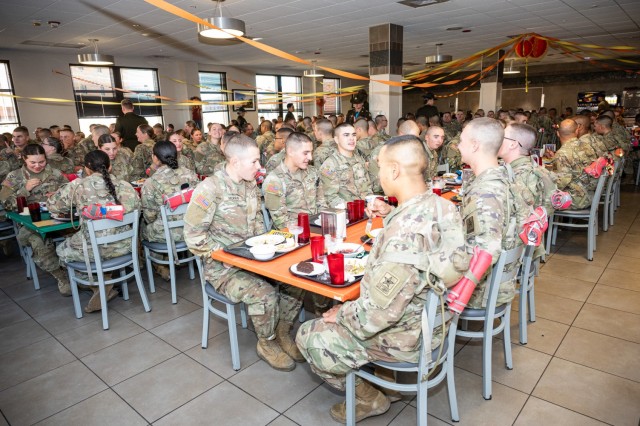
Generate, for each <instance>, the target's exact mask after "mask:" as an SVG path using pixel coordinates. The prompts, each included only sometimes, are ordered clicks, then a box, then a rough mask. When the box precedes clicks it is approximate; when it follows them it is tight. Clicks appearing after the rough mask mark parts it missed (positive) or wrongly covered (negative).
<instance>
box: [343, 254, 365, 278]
mask: <svg viewBox="0 0 640 426" xmlns="http://www.w3.org/2000/svg"><path fill="white" fill-rule="evenodd" d="M366 265H367V258H366V257H365V258H364V259H349V258H346V259H345V260H344V273H345V274H349V275H353V276H354V277H361V276H363V275H364V268H365V266H366Z"/></svg>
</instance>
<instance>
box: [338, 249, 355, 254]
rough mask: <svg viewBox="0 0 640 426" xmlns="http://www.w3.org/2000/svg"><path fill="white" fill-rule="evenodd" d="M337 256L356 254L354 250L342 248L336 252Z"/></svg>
mask: <svg viewBox="0 0 640 426" xmlns="http://www.w3.org/2000/svg"><path fill="white" fill-rule="evenodd" d="M335 252H336V253H337V254H351V253H353V252H355V250H354V249H352V248H341V249H338V250H336V251H335Z"/></svg>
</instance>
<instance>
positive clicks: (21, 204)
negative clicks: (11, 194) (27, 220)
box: [16, 197, 29, 213]
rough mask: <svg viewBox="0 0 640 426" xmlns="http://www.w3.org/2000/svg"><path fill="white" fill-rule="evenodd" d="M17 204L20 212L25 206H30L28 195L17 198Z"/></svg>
mask: <svg viewBox="0 0 640 426" xmlns="http://www.w3.org/2000/svg"><path fill="white" fill-rule="evenodd" d="M16 204H17V205H18V213H22V212H23V211H24V208H25V207H29V206H28V205H27V197H18V198H16Z"/></svg>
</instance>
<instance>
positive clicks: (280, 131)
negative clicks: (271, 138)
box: [276, 126, 294, 139]
mask: <svg viewBox="0 0 640 426" xmlns="http://www.w3.org/2000/svg"><path fill="white" fill-rule="evenodd" d="M291 133H294V131H293V129H292V128H291V127H284V126H282V127H280V128H279V129H278V131H277V132H276V135H282V137H283V138H284V139H287V137H289V135H290V134H291Z"/></svg>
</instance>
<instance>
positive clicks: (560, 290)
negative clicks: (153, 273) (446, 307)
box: [0, 186, 640, 426]
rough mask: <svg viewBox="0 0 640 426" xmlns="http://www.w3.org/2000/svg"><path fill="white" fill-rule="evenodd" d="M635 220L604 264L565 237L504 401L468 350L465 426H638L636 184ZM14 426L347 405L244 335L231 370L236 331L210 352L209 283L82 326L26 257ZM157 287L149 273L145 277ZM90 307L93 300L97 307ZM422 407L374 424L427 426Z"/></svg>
mask: <svg viewBox="0 0 640 426" xmlns="http://www.w3.org/2000/svg"><path fill="white" fill-rule="evenodd" d="M623 190H624V192H623V197H622V208H621V209H620V210H619V211H618V213H617V215H616V223H615V225H614V226H613V227H612V228H611V229H610V230H609V232H606V233H605V232H601V233H600V236H599V237H598V250H597V252H596V254H595V259H594V261H593V262H588V261H587V260H586V259H585V253H586V248H585V244H586V243H585V235H584V234H582V233H577V232H568V231H564V232H561V234H560V236H559V240H558V245H557V246H555V247H554V252H553V254H552V255H551V256H549V258H548V261H547V263H546V264H545V265H544V266H543V268H542V270H541V274H540V276H539V277H538V279H537V282H536V299H537V317H538V318H537V321H536V322H535V323H532V324H530V325H529V343H528V344H527V345H526V346H522V345H520V344H519V343H518V328H517V326H518V324H517V312H515V311H516V309H517V304H515V303H514V315H513V316H512V319H513V320H512V336H513V340H514V342H513V357H514V365H515V368H514V369H513V370H512V371H507V370H506V369H505V368H504V363H503V355H502V351H501V350H500V344H501V342H500V341H496V342H495V348H496V350H495V351H494V362H493V363H494V377H493V381H494V384H493V399H492V400H491V401H485V400H484V399H483V398H482V396H481V391H480V387H481V375H480V374H481V366H480V357H481V345H480V344H479V343H476V342H466V341H461V342H459V344H458V345H457V346H458V352H457V354H456V361H455V363H456V387H457V392H458V404H459V407H460V417H461V422H460V425H466V424H473V425H480V424H486V425H560V424H561V425H563V426H568V425H596V424H612V425H637V424H638V419H639V415H640V369H639V368H638V360H640V266H639V265H640V263H637V262H638V259H640V215H639V212H640V190H638V189H636V188H635V187H633V186H626V187H624V186H623ZM0 271H1V272H2V279H1V280H0V411H1V412H2V416H0V425H3V424H11V425H28V424H36V423H37V424H46V425H98V424H111V425H113V424H117V425H138V424H141V425H144V424H157V425H181V424H184V425H195V424H207V425H223V424H229V425H266V424H270V425H295V424H299V425H327V424H333V422H332V420H331V418H330V417H329V414H328V409H329V407H330V406H331V405H332V404H334V403H335V402H338V401H340V400H342V398H343V397H342V395H340V394H339V393H337V392H334V391H333V390H332V389H330V388H329V387H327V386H326V385H323V384H322V382H321V381H320V380H319V379H318V378H317V377H315V376H314V374H312V373H311V371H310V370H309V368H308V366H307V365H306V364H302V365H300V364H299V365H298V367H297V368H296V369H295V370H294V371H293V372H291V373H281V372H277V371H274V370H272V369H270V368H268V367H267V366H266V365H265V364H264V363H263V362H262V361H260V360H258V358H257V356H256V353H255V344H256V337H255V334H254V333H253V332H252V331H251V328H249V329H248V330H243V329H239V340H240V352H241V362H242V370H240V371H237V372H236V371H233V369H232V368H231V361H230V353H229V343H228V333H227V331H226V323H224V322H223V321H221V320H218V319H212V320H211V325H210V339H209V348H208V349H206V350H204V349H202V348H201V347H200V333H201V327H202V323H201V321H202V316H201V315H202V307H201V305H202V299H201V292H200V288H199V284H198V281H189V280H188V277H187V272H186V269H184V270H181V271H179V285H178V288H179V290H178V292H179V296H180V297H179V302H178V304H176V305H172V304H171V299H170V294H169V291H168V286H167V284H166V283H164V282H161V281H160V282H158V281H156V285H157V287H158V290H157V292H156V293H155V294H153V295H151V297H150V299H151V303H152V307H153V310H152V312H150V313H148V314H147V313H145V312H144V310H143V308H142V306H141V302H140V299H139V297H138V295H137V294H136V292H135V291H133V290H132V291H131V299H130V301H124V300H122V299H121V298H118V299H116V300H114V301H113V302H112V303H110V304H109V319H110V326H111V329H110V330H109V331H103V330H102V328H101V322H100V315H98V314H90V315H85V316H84V318H82V319H76V318H75V317H74V315H73V309H72V303H71V299H68V298H62V297H60V296H59V295H58V293H57V288H56V286H55V285H54V283H53V280H52V279H47V278H44V274H42V273H41V277H43V278H42V279H41V284H42V289H41V290H40V291H34V289H33V287H32V283H31V281H27V280H26V279H25V276H24V268H23V264H22V262H21V261H20V259H19V258H18V256H17V255H14V256H11V257H3V258H1V259H0ZM143 276H145V277H146V275H145V274H144V273H143ZM83 298H84V301H85V302H86V300H87V296H86V295H83ZM429 414H430V417H429V422H430V424H436V425H444V424H449V423H451V419H450V418H449V414H448V404H447V398H446V389H445V387H444V386H443V385H441V386H439V387H437V388H435V389H433V390H432V391H431V392H430V394H429ZM415 416H416V413H415V403H414V401H413V398H412V397H407V398H405V400H403V401H400V402H397V403H395V404H393V405H392V407H391V409H390V410H389V412H388V413H386V414H385V415H383V416H380V417H377V418H373V419H369V420H366V421H365V422H363V424H370V425H394V426H399V425H412V424H415Z"/></svg>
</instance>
